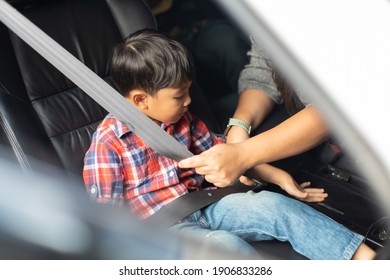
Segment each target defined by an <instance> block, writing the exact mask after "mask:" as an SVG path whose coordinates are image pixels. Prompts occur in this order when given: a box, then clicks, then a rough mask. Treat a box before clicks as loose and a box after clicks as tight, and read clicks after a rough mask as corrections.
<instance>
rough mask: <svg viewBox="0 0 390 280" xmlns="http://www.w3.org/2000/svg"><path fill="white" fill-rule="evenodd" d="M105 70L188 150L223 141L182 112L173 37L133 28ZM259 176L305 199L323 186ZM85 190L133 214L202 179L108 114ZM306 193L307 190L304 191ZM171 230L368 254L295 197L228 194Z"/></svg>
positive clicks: (325, 254) (89, 156)
mask: <svg viewBox="0 0 390 280" xmlns="http://www.w3.org/2000/svg"><path fill="white" fill-rule="evenodd" d="M111 72H112V78H113V80H114V82H115V83H116V84H117V85H118V87H119V89H120V92H121V94H122V95H123V96H124V97H125V98H126V99H127V100H128V101H129V102H131V103H132V104H133V105H134V106H136V108H138V109H139V110H140V111H142V112H143V113H144V114H146V115H147V116H148V117H149V118H151V119H152V120H153V121H155V122H156V123H157V124H158V125H160V126H161V127H162V128H163V129H165V130H166V132H167V133H168V134H170V135H172V136H173V137H174V138H175V139H176V140H177V141H179V142H180V143H182V144H183V145H185V146H186V147H187V148H188V149H190V150H191V151H192V152H193V153H194V154H199V153H201V152H203V151H205V150H207V149H209V148H210V147H212V146H213V145H217V144H218V143H223V139H222V138H219V137H217V136H215V135H213V134H212V133H211V132H210V131H208V129H207V127H206V125H205V124H204V123H203V122H202V121H200V120H199V119H198V118H196V117H195V116H193V115H191V113H189V112H188V106H189V104H190V103H191V98H190V96H189V88H190V86H191V82H192V80H193V76H194V64H193V61H192V58H191V55H190V53H189V52H188V50H187V49H185V47H184V46H183V45H181V44H180V43H178V42H177V41H174V40H171V39H169V38H167V37H166V36H164V35H163V34H161V33H158V32H157V31H154V30H141V31H138V32H136V33H134V34H132V35H130V36H129V37H128V38H127V39H126V40H125V42H123V43H121V44H119V45H118V46H117V47H116V48H115V49H114V53H113V58H112V63H111ZM257 175H260V176H261V177H262V178H261V179H263V180H269V181H271V183H276V184H278V185H280V186H281V187H282V188H283V189H284V190H286V191H287V192H288V193H289V194H291V195H294V196H296V197H297V198H299V199H302V200H305V201H321V200H323V199H324V198H325V197H326V194H324V193H323V190H319V191H318V190H311V189H304V187H306V186H307V185H308V184H306V183H305V184H304V185H300V186H299V185H298V184H297V183H296V182H295V181H294V180H293V179H292V178H291V176H290V175H289V174H287V173H286V172H284V171H282V170H280V169H277V168H275V167H272V166H270V165H264V167H263V169H262V170H261V171H260V174H257ZM83 176H84V180H85V184H86V188H87V191H88V192H91V189H94V190H95V191H97V193H98V197H97V201H98V202H102V203H120V204H123V203H126V204H127V205H128V206H129V208H130V210H131V211H132V213H134V214H135V215H136V216H138V217H140V218H141V219H145V218H147V217H149V216H151V215H153V214H154V213H155V212H156V211H158V210H159V209H160V208H162V207H164V205H166V204H168V203H170V202H171V201H173V200H174V199H176V198H177V197H179V196H181V195H184V194H186V193H187V192H191V191H199V190H201V189H202V186H201V184H202V182H203V178H202V176H200V175H198V174H196V173H195V172H194V170H183V169H180V168H179V167H178V164H177V162H175V161H173V160H171V159H169V158H166V157H163V156H160V155H159V154H157V153H156V152H155V151H154V150H152V149H151V148H150V147H148V146H146V145H145V144H144V143H143V141H142V140H141V139H140V138H138V137H137V135H135V134H134V133H133V132H132V131H130V130H129V129H128V128H127V127H126V126H125V125H124V124H123V123H121V122H120V121H119V120H118V119H117V118H115V116H113V115H111V114H108V115H107V117H106V118H105V119H104V120H103V122H102V123H101V124H100V125H99V127H98V128H97V131H96V132H95V134H94V136H93V140H92V143H91V146H90V149H89V150H88V152H87V153H86V156H85V165H84V173H83ZM306 190H307V191H306ZM171 229H172V230H178V231H180V232H186V233H188V234H194V235H195V236H197V237H199V238H206V239H208V240H209V241H210V243H213V244H217V245H219V246H223V247H225V248H226V249H228V250H232V251H234V252H239V253H243V254H249V255H252V256H253V254H255V251H254V249H253V248H252V247H251V246H250V245H249V243H248V241H257V240H270V239H274V238H276V239H278V240H281V241H289V242H290V243H291V244H292V246H293V247H294V249H295V250H296V251H298V252H299V253H301V254H303V255H305V256H307V257H308V258H311V259H350V258H352V257H353V258H372V257H373V256H374V255H373V251H372V250H371V249H369V248H368V247H367V246H366V245H365V244H364V243H362V241H363V237H362V236H360V235H358V234H355V233H353V232H351V231H349V230H348V229H346V228H345V227H343V226H341V225H339V224H337V223H336V222H334V221H333V220H331V219H329V218H328V217H326V216H324V215H322V214H321V213H319V212H317V211H315V210H314V209H312V208H311V207H309V206H307V205H305V204H304V203H301V202H299V201H297V200H294V199H290V198H287V197H286V196H283V195H281V194H277V193H272V192H267V191H261V192H259V193H255V192H252V191H250V192H247V193H237V194H231V195H228V196H226V197H224V198H223V199H221V200H219V201H217V202H215V203H213V204H211V205H210V206H208V207H205V208H203V209H201V210H199V211H196V212H195V213H193V214H191V215H189V216H188V217H186V218H185V219H183V220H182V221H180V222H178V223H177V224H175V225H174V226H172V227H171Z"/></svg>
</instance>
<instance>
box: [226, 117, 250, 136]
mask: <svg viewBox="0 0 390 280" xmlns="http://www.w3.org/2000/svg"><path fill="white" fill-rule="evenodd" d="M232 126H239V127H241V128H243V129H244V130H245V131H246V132H247V133H248V135H250V134H251V129H252V127H251V126H250V125H249V124H248V123H247V122H245V121H243V120H240V119H234V118H230V119H229V122H228V124H227V126H226V129H225V132H224V133H223V135H225V136H226V135H227V134H228V132H229V130H230V128H231V127H232Z"/></svg>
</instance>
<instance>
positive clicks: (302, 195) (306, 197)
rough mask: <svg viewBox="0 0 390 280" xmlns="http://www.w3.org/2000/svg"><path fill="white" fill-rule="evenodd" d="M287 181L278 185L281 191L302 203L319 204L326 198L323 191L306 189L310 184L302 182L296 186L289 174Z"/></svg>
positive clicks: (326, 195)
mask: <svg viewBox="0 0 390 280" xmlns="http://www.w3.org/2000/svg"><path fill="white" fill-rule="evenodd" d="M288 177H289V178H288V179H287V180H285V181H284V182H283V183H281V184H279V186H280V187H281V188H282V190H284V191H286V192H287V193H288V194H289V195H291V196H293V197H295V198H296V199H299V200H301V201H304V202H321V201H324V200H325V198H327V197H328V194H327V193H325V191H324V189H318V188H308V187H309V186H310V182H304V183H301V184H298V183H297V182H296V181H295V180H294V179H293V178H292V177H291V176H290V175H289V174H288Z"/></svg>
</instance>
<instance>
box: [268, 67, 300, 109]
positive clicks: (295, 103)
mask: <svg viewBox="0 0 390 280" xmlns="http://www.w3.org/2000/svg"><path fill="white" fill-rule="evenodd" d="M272 78H273V79H274V82H275V84H276V89H277V90H278V91H279V92H280V93H281V94H282V99H283V103H284V106H285V107H286V110H287V112H288V113H289V114H290V115H294V114H295V113H297V112H298V111H300V110H302V109H303V108H304V107H305V106H304V105H303V103H302V102H301V100H300V99H299V97H298V96H297V94H296V92H295V91H294V89H293V88H292V87H291V86H290V85H289V84H288V83H287V82H286V80H285V79H284V78H283V77H282V75H281V74H280V72H279V71H277V70H275V68H273V70H272Z"/></svg>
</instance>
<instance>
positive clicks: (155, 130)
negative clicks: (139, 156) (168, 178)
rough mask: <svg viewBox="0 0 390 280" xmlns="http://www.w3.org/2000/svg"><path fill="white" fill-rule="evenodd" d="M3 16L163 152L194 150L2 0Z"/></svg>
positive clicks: (184, 154)
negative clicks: (175, 137)
mask: <svg viewBox="0 0 390 280" xmlns="http://www.w3.org/2000/svg"><path fill="white" fill-rule="evenodd" d="M0 20H1V21H2V22H3V23H4V24H5V25H6V26H7V27H8V28H9V29H10V30H12V31H13V32H14V33H15V34H16V35H18V36H19V37H20V38H21V39H22V40H24V41H25V42H26V43H27V44H28V45H30V46H31V47H32V48H33V49H34V50H35V51H36V52H38V53H39V54H40V55H42V56H43V57H44V58H45V59H46V60H47V61H49V62H50V63H51V64H53V66H54V67H56V68H57V69H58V70H59V71H60V72H62V73H63V74H64V75H65V76H66V77H68V78H69V79H70V80H71V81H72V82H74V83H75V84H76V85H77V86H78V87H80V88H81V89H82V90H83V91H84V92H85V93H87V94H88V95H89V96H90V97H91V98H93V99H94V100H95V101H96V102H97V103H99V104H100V105H101V106H102V107H103V108H104V109H106V110H107V111H108V112H111V113H112V114H113V115H115V116H116V117H117V118H118V119H120V120H121V121H122V122H124V123H125V124H126V125H127V126H128V128H129V129H130V130H131V131H133V132H134V133H136V134H137V136H139V137H140V138H141V139H142V140H143V141H144V142H145V143H146V144H147V145H149V146H150V147H151V148H153V149H154V150H155V151H156V152H158V153H159V154H160V155H163V156H166V157H169V158H171V159H173V160H175V161H180V160H182V159H185V158H188V157H190V156H193V154H192V153H191V152H190V151H189V150H188V149H187V148H186V147H184V146H183V145H181V144H180V143H179V142H178V141H176V140H175V139H174V138H173V137H172V136H170V135H169V134H168V133H166V132H165V131H164V130H163V129H162V128H161V127H159V126H158V125H157V124H156V123H154V122H153V121H152V120H151V119H149V118H148V117H147V116H145V115H144V114H143V113H142V112H140V111H139V110H138V109H137V108H135V107H134V106H133V105H132V104H131V103H130V102H128V101H127V100H126V99H125V98H124V97H123V96H122V95H121V94H119V93H118V92H117V91H116V90H115V89H113V88H112V87H111V86H110V85H109V84H107V83H106V82H105V81H104V80H103V79H101V78H100V77H99V76H98V75H96V74H95V73H94V72H93V71H92V70H90V69H89V68H88V67H87V66H85V65H84V64H83V63H82V62H81V61H79V60H78V59H77V58H76V57H74V56H73V55H72V54H71V53H69V52H68V51H67V50H65V48H63V47H62V46H61V45H60V44H58V43H57V42H56V41H54V40H53V39H52V38H51V37H49V36H48V35H47V34H46V33H44V32H43V31H42V30H41V29H39V28H38V27H37V26H36V25H34V24H33V23H32V22H31V21H30V20H28V19H27V18H26V17H24V16H23V15H22V14H20V13H19V12H18V11H17V10H16V9H15V8H13V7H12V6H11V5H9V4H8V3H6V2H5V1H4V0H0Z"/></svg>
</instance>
